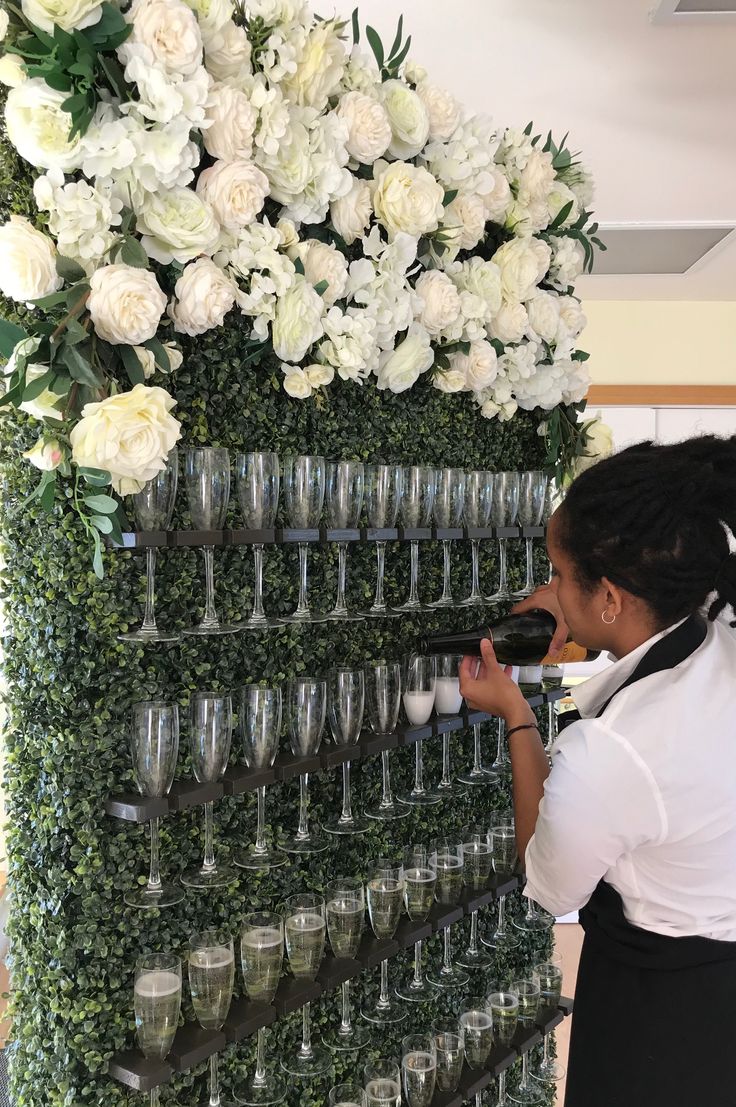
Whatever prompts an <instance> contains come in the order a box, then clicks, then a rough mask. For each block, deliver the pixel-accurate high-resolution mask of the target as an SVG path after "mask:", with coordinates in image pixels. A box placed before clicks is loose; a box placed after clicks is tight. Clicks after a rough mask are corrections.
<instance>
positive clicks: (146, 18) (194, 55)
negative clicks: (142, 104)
mask: <svg viewBox="0 0 736 1107" xmlns="http://www.w3.org/2000/svg"><path fill="white" fill-rule="evenodd" d="M126 19H127V21H128V22H129V23H131V24H132V27H133V30H132V32H131V34H130V35H129V37H128V38H127V39H126V40H125V42H124V43H123V45H122V46H121V47H120V48H119V49H118V56H119V57H120V59H121V60H122V62H123V64H127V62H128V61H129V59H130V57H132V56H133V55H132V54H131V48H135V47H136V46H137V45H139V44H140V45H142V46H147V47H148V49H149V50H150V51H151V54H152V56H153V61H154V63H155V64H156V65H160V66H161V68H162V69H164V70H165V71H166V72H167V73H182V74H189V73H194V71H195V69H197V68H198V66H199V65H200V64H201V62H202V34H201V32H200V30H199V25H198V23H197V17H196V16H195V15H194V12H192V11H191V9H190V8H188V7H187V5H186V4H185V3H184V2H183V0H134V2H133V4H132V5H131V7H130V9H129V10H128V12H127V13H126ZM134 52H135V51H134V49H133V53H134Z"/></svg>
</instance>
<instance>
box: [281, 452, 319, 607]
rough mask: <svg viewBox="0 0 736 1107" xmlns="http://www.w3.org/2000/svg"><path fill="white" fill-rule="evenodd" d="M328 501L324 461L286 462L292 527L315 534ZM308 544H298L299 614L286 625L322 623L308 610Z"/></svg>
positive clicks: (301, 459) (308, 458) (307, 457)
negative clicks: (323, 507) (314, 531)
mask: <svg viewBox="0 0 736 1107" xmlns="http://www.w3.org/2000/svg"><path fill="white" fill-rule="evenodd" d="M324 499H325V459H324V458H323V457H319V456H317V455H305V456H303V457H287V458H284V501H285V504H286V517H287V519H288V520H289V526H291V527H295V528H297V529H299V530H313V529H314V528H315V527H318V526H319V521H320V518H321V517H322V505H323V504H324ZM308 563H309V543H308V542H300V543H299V599H298V601H297V606H296V610H295V611H294V612H293V613H292V614H291V615H287V616H286V618H284V619H282V620H281V621H282V622H283V623H322V622H324V621H325V616H324V615H315V614H314V613H313V611H312V610H311V608H310V606H309V599H308V583H307V571H308Z"/></svg>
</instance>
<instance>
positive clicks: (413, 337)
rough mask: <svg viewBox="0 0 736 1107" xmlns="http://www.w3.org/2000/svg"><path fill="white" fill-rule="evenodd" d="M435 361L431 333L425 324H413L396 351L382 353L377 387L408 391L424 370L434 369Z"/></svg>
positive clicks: (392, 390)
mask: <svg viewBox="0 0 736 1107" xmlns="http://www.w3.org/2000/svg"><path fill="white" fill-rule="evenodd" d="M433 363H434V351H433V350H432V346H431V344H430V339H429V334H428V333H427V331H426V330H425V329H424V327H422V326H420V325H419V324H417V323H413V324H412V325H411V326H410V327H409V330H408V331H407V335H406V338H405V339H404V341H403V342H400V343H399V345H398V346H397V347H396V348H395V349H394V350H385V351H384V352H383V353H382V354H381V356H380V358H379V361H378V370H377V372H376V375H377V377H378V382H377V385H376V387H377V388H379V389H384V388H388V389H390V391H391V392H406V391H407V390H408V389H409V388H412V387H413V385H415V384H416V382H417V381H418V380H419V377H420V376H421V375H422V373H426V372H427V370H428V369H431V367H432V364H433Z"/></svg>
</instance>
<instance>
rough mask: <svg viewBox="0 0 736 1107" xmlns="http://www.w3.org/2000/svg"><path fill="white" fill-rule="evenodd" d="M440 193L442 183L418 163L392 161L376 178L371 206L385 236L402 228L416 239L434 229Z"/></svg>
mask: <svg viewBox="0 0 736 1107" xmlns="http://www.w3.org/2000/svg"><path fill="white" fill-rule="evenodd" d="M444 195H445V192H444V189H443V187H442V185H441V184H440V183H439V182H438V181H436V180H435V179H434V177H433V176H432V175H431V173H428V172H427V170H426V169H424V168H423V167H422V166H417V165H408V164H407V163H406V162H403V161H396V162H394V163H393V164H392V165H389V166H388V167H387V168H385V169H383V171H382V172H381V173H380V175H379V177H378V178H377V180H376V187H375V191H374V193H373V209H374V211H375V213H376V218H377V219H378V221H379V223H381V224H382V225H383V226H384V227H385V228H386V230H387V231H388V234H389V238H392V237H393V236H394V235H396V234H398V233H399V232H402V231H403V232H405V233H406V234H410V235H413V236H414V237H415V238H419V237H420V236H421V235H423V234H427V233H428V232H429V231H435V230H437V227H438V225H439V221H440V219H441V218H442V216H443V214H444V210H445V209H444V207H443V203H442V201H443V199H444Z"/></svg>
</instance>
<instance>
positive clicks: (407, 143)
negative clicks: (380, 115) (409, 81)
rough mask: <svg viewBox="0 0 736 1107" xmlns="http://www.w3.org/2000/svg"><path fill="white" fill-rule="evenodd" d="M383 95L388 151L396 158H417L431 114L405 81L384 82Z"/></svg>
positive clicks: (426, 136)
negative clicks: (386, 117)
mask: <svg viewBox="0 0 736 1107" xmlns="http://www.w3.org/2000/svg"><path fill="white" fill-rule="evenodd" d="M381 95H382V97H383V103H384V105H385V108H386V111H387V112H388V119H389V123H390V124H391V133H392V138H391V143H390V145H389V148H388V149H389V153H390V154H391V155H392V156H393V157H395V158H401V159H406V160H407V161H408V159H409V158H415V157H416V156H417V154H418V153H419V151H420V150H421V149H422V148H423V147H424V144H425V143H426V141H427V138H428V137H429V113H428V112H427V109H426V108H425V106H424V104H423V103H422V101H421V99H420V97H419V96H418V95H417V93H416V92H414V90H413V89H411V88H409V86H408V85H406V84H404V82H403V81H384V83H383V84H382V85H381Z"/></svg>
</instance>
